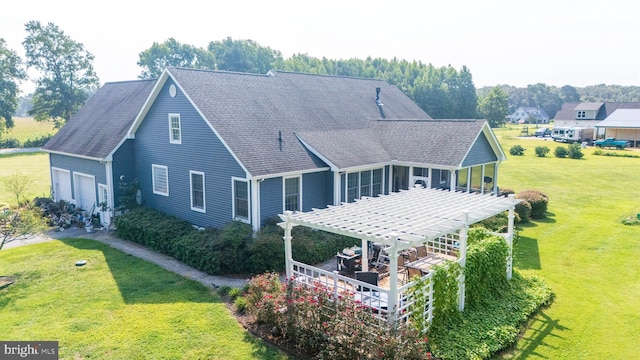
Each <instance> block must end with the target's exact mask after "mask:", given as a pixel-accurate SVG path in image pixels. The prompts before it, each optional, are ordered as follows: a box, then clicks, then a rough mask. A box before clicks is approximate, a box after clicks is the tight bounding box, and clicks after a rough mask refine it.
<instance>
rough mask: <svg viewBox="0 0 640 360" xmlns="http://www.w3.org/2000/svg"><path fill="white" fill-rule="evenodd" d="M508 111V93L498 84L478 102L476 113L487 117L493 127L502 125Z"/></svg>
mask: <svg viewBox="0 0 640 360" xmlns="http://www.w3.org/2000/svg"><path fill="white" fill-rule="evenodd" d="M508 113H509V95H507V93H506V92H504V90H502V89H501V88H500V87H498V86H496V87H494V88H493V89H491V91H489V93H488V94H487V95H486V96H484V97H483V98H481V99H480V103H479V104H478V114H479V115H480V116H481V117H483V118H485V119H487V121H488V122H489V126H491V127H493V128H496V127H500V126H502V125H503V124H504V122H505V120H506V116H507V114H508Z"/></svg>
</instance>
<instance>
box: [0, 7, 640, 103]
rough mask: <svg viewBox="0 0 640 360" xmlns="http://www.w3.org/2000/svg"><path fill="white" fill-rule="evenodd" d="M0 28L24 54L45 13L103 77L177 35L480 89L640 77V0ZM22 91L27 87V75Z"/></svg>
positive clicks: (305, 11) (291, 10)
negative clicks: (438, 74) (410, 67)
mask: <svg viewBox="0 0 640 360" xmlns="http://www.w3.org/2000/svg"><path fill="white" fill-rule="evenodd" d="M14 4H15V5H14V7H13V8H11V9H6V8H3V9H2V12H1V13H0V37H2V38H4V39H5V40H6V41H7V43H8V46H9V47H10V48H11V49H13V50H15V51H16V52H18V54H19V55H21V56H23V55H24V49H23V47H22V45H21V42H22V41H23V40H24V37H25V36H26V32H25V31H24V24H25V23H26V22H27V21H29V20H39V21H40V22H42V23H48V22H53V23H54V24H56V25H58V26H59V27H60V28H61V29H62V30H63V31H64V32H65V33H66V34H67V35H68V36H70V37H71V38H72V39H74V40H75V41H78V42H81V43H82V44H84V46H85V48H86V49H87V50H88V51H89V52H91V53H92V54H93V55H95V61H94V67H95V70H96V72H97V74H98V77H99V78H100V81H101V83H104V82H108V81H121V80H132V79H136V78H137V76H138V74H139V73H140V68H139V67H138V66H137V65H136V62H137V61H138V54H139V53H140V52H142V51H143V50H145V49H147V48H149V47H150V46H151V45H152V44H153V42H154V41H157V42H163V41H165V40H166V39H168V38H170V37H173V38H175V39H176V40H177V41H179V42H181V43H185V44H190V45H195V46H200V47H206V46H207V44H208V43H209V42H210V41H217V40H221V39H224V38H226V37H229V36H230V37H232V38H233V39H235V40H240V39H251V40H255V41H257V42H258V43H259V44H260V45H262V46H268V47H271V48H272V49H276V50H279V51H281V52H282V54H283V56H285V57H289V56H291V55H292V54H294V53H306V54H308V55H310V56H315V57H323V56H324V57H327V58H332V59H348V58H361V59H364V58H366V57H367V56H371V57H383V58H387V59H390V58H393V57H396V58H398V59H405V60H417V61H422V62H423V63H431V64H433V65H435V66H447V65H451V66H453V67H455V68H456V69H459V68H460V67H462V66H463V65H466V66H467V67H468V68H469V69H470V70H471V73H472V74H473V79H474V83H475V85H476V87H482V86H494V85H498V84H509V85H514V86H519V87H523V86H526V85H529V84H535V83H546V84H548V85H555V86H563V85H567V84H568V85H573V86H579V87H581V86H587V85H595V84H602V83H604V84H610V85H611V84H617V85H638V86H640V71H639V70H638V65H639V64H640V47H638V45H639V44H638V43H639V42H640V39H639V38H638V33H639V32H638V29H637V19H636V17H637V14H638V13H639V11H638V10H640V3H637V2H634V1H631V0H609V1H607V2H602V1H599V2H595V1H591V0H585V1H573V0H570V1H566V0H555V1H550V0H538V1H528V0H527V1H508V0H485V1H456V0H449V1H429V0H423V1H414V0H395V1H377V0H368V1H362V0H342V1H337V0H321V1H314V2H305V1H283V0H271V1H254V0H244V1H229V0H226V1H194V0H180V1H164V0H159V1H158V0H157V1H147V0H139V1H136V0H127V1H122V0H111V1H101V0H99V1H73V0H58V1H51V0H47V1H44V0H22V1H20V2H14ZM22 88H23V90H24V91H26V92H28V91H30V90H32V85H30V84H28V83H25V84H23V86H22Z"/></svg>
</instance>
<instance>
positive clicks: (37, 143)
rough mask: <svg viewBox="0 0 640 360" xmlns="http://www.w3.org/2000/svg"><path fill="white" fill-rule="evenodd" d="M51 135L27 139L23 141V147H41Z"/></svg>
mask: <svg viewBox="0 0 640 360" xmlns="http://www.w3.org/2000/svg"><path fill="white" fill-rule="evenodd" d="M52 137H53V135H52V134H47V135H42V136H40V137H37V138H35V139H29V140H27V141H25V142H24V144H23V147H26V148H31V147H38V148H39V147H43V146H44V144H46V143H47V141H49V139H51V138H52Z"/></svg>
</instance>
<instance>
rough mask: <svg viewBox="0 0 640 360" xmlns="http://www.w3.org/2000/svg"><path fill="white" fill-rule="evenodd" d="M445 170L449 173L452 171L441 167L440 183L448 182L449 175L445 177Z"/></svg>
mask: <svg viewBox="0 0 640 360" xmlns="http://www.w3.org/2000/svg"><path fill="white" fill-rule="evenodd" d="M445 171H446V172H447V174H450V173H451V172H450V171H449V170H444V169H440V185H442V184H446V183H447V178H448V176H444V177H443V175H444V173H445Z"/></svg>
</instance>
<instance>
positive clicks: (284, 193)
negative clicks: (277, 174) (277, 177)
mask: <svg viewBox="0 0 640 360" xmlns="http://www.w3.org/2000/svg"><path fill="white" fill-rule="evenodd" d="M295 178H297V179H298V207H299V208H300V209H299V210H298V211H302V176H301V175H296V176H287V177H283V178H282V211H283V212H284V211H285V209H286V206H287V188H286V184H287V180H288V179H295Z"/></svg>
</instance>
